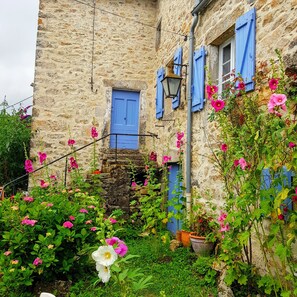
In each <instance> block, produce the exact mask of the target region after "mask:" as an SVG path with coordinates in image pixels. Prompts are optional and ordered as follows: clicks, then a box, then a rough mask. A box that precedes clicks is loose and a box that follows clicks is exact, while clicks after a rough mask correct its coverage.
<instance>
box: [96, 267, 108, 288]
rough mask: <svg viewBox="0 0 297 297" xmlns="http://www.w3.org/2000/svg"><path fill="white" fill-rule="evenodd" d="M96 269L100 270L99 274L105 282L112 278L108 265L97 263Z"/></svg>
mask: <svg viewBox="0 0 297 297" xmlns="http://www.w3.org/2000/svg"><path fill="white" fill-rule="evenodd" d="M96 269H97V270H98V272H99V273H98V276H99V278H101V280H102V282H103V283H107V282H108V281H109V279H110V269H109V267H108V266H104V265H101V264H99V263H96Z"/></svg>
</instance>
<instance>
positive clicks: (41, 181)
mask: <svg viewBox="0 0 297 297" xmlns="http://www.w3.org/2000/svg"><path fill="white" fill-rule="evenodd" d="M48 186H49V183H47V182H46V181H45V180H43V179H41V180H40V187H41V188H43V189H46V188H47V187H48Z"/></svg>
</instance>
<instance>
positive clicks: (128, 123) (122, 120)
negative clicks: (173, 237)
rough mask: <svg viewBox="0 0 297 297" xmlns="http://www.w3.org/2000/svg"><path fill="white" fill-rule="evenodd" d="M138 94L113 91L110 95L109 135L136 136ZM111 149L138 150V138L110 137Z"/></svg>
mask: <svg viewBox="0 0 297 297" xmlns="http://www.w3.org/2000/svg"><path fill="white" fill-rule="evenodd" d="M138 126H139V93H138V92H131V91H119V90H114V91H113V93H112V110H111V129H110V130H111V133H119V134H138V129H139V128H138ZM110 147H111V148H115V147H117V148H120V149H121V148H123V149H138V136H129V135H119V136H117V137H116V136H111V138H110Z"/></svg>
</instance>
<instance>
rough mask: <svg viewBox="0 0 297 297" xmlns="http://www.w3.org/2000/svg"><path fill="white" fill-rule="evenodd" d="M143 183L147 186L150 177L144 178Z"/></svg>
mask: <svg viewBox="0 0 297 297" xmlns="http://www.w3.org/2000/svg"><path fill="white" fill-rule="evenodd" d="M143 185H144V186H145V187H146V186H147V185H148V179H147V178H146V179H145V180H144V183H143Z"/></svg>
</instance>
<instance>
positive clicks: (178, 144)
mask: <svg viewBox="0 0 297 297" xmlns="http://www.w3.org/2000/svg"><path fill="white" fill-rule="evenodd" d="M183 144H184V142H183V141H182V140H177V141H176V147H177V148H181V146H182V145H183Z"/></svg>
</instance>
